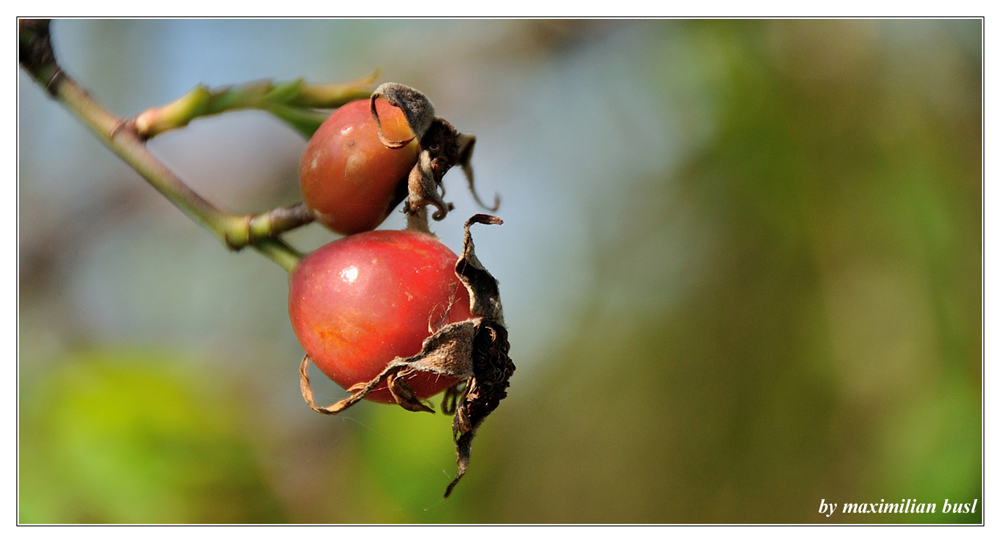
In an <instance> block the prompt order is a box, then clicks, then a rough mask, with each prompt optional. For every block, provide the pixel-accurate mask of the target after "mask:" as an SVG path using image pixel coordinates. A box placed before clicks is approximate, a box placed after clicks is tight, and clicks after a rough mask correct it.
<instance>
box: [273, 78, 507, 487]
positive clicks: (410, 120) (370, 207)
mask: <svg viewBox="0 0 1000 542" xmlns="http://www.w3.org/2000/svg"><path fill="white" fill-rule="evenodd" d="M383 97H384V98H385V99H384V100H383V99H382V98H383ZM474 144H475V138H474V137H472V136H469V135H466V134H461V133H459V132H458V131H456V130H455V128H454V127H453V126H452V125H451V124H450V123H448V122H447V121H445V120H444V119H441V118H439V117H435V116H434V108H433V106H432V105H431V104H430V101H429V100H427V98H426V97H424V96H423V94H421V93H419V92H418V91H416V90H414V89H412V88H410V87H405V86H403V85H398V84H395V83H386V84H384V85H382V86H380V87H379V88H378V89H376V90H375V93H374V94H373V95H372V97H371V99H370V100H368V101H361V102H354V103H350V104H347V105H345V106H343V107H341V108H340V109H338V110H337V111H336V112H334V113H333V114H332V115H331V116H330V118H329V119H327V120H326V122H325V123H324V124H323V125H322V126H321V127H320V128H319V130H317V131H316V133H315V134H313V137H312V139H311V140H310V141H309V143H308V144H307V145H306V150H305V152H304V153H303V155H302V160H301V162H300V164H299V177H300V181H301V184H302V193H303V196H304V200H305V205H306V207H307V208H308V209H309V211H310V212H311V213H312V215H313V216H314V218H315V219H316V220H317V221H319V222H320V223H322V224H324V225H325V226H326V227H328V228H329V229H331V230H333V231H336V232H339V233H342V234H345V235H347V237H345V238H343V239H341V240H339V241H334V242H333V243H330V244H329V245H326V246H324V247H322V248H320V249H319V250H317V251H315V252H313V253H312V254H310V255H309V256H307V257H305V258H304V259H303V260H302V261H301V262H300V263H299V264H298V265H297V266H296V267H295V269H293V270H292V272H291V274H290V277H289V285H290V288H289V300H288V311H289V315H290V316H291V321H292V329H293V330H294V331H295V335H296V336H297V337H298V339H299V342H300V343H302V347H303V348H304V349H305V351H306V356H305V357H304V358H303V359H302V364H301V365H300V367H299V374H300V377H301V383H302V396H303V398H304V399H305V400H306V403H307V404H308V405H309V406H310V407H311V408H312V409H313V410H316V411H317V412H322V413H324V414H336V413H337V412H341V411H342V410H344V409H346V408H348V407H350V406H351V405H353V404H355V403H357V402H358V401H360V400H361V399H371V400H374V401H380V402H384V403H396V404H399V405H400V406H402V407H403V408H406V409H408V410H415V411H421V410H423V411H430V410H431V409H430V407H428V406H427V405H426V404H425V403H424V400H426V399H427V398H429V397H431V396H433V395H436V394H438V393H439V392H441V391H445V390H447V392H446V393H445V399H444V401H442V405H441V408H442V410H444V411H445V412H447V413H453V414H454V415H455V417H454V421H453V422H452V431H453V433H454V437H455V448H456V455H457V460H458V471H457V474H456V476H455V478H454V480H452V482H451V484H450V485H449V486H448V489H447V490H446V491H445V494H444V496H445V497H447V496H448V495H449V494H450V493H451V490H452V489H453V488H454V487H455V484H457V483H458V481H459V480H460V479H461V478H462V476H464V474H465V471H466V469H467V468H468V465H469V457H470V453H471V449H472V439H473V438H474V437H475V434H476V430H477V429H478V428H479V426H480V424H482V422H483V420H485V419H486V417H487V416H488V415H489V414H490V413H491V412H493V410H494V409H496V408H497V405H498V404H499V402H500V401H501V400H502V399H504V398H505V397H506V396H507V391H506V390H507V386H508V385H509V380H510V377H511V374H513V372H514V364H513V362H511V360H510V356H509V355H508V351H509V349H510V344H509V343H508V341H507V330H506V327H505V324H504V320H503V308H502V306H501V303H500V290H499V286H498V284H497V281H496V279H495V278H493V275H491V274H490V272H489V271H487V270H486V268H485V267H483V265H482V263H481V262H480V261H479V259H478V258H476V255H475V249H474V246H473V243H472V236H471V235H470V233H469V228H470V227H471V225H472V224H475V223H480V224H499V223H501V221H500V219H499V218H496V217H493V216H489V215H482V214H478V215H474V216H472V217H471V218H469V220H468V221H466V223H465V240H464V242H463V247H462V255H461V257H458V256H456V255H455V253H454V252H452V251H451V250H449V249H448V248H447V247H445V246H444V245H443V244H441V243H440V242H439V241H438V240H437V238H436V237H434V236H433V235H431V234H430V230H429V228H428V224H427V215H428V209H427V207H429V206H433V207H435V208H436V211H435V212H434V215H433V216H434V218H435V219H437V220H440V219H441V218H443V217H444V216H445V215H446V214H447V213H448V211H449V210H451V208H452V206H451V204H448V203H445V202H444V200H443V199H442V196H443V195H444V188H443V187H442V185H441V178H442V177H443V176H444V174H445V173H446V172H447V171H448V170H449V169H450V168H451V167H452V166H455V165H461V166H462V169H463V170H464V171H465V174H466V177H467V178H468V180H469V188H470V189H471V190H472V195H473V196H474V197H475V198H476V201H477V202H478V203H479V204H480V205H482V202H480V201H479V198H478V197H477V196H476V193H475V188H474V187H473V181H472V170H471V168H470V167H469V165H468V161H469V158H470V155H471V152H472V147H473V145H474ZM404 199H405V200H406V204H405V205H404V207H403V210H404V211H405V212H406V213H407V229H406V230H404V231H373V230H374V228H376V227H377V226H378V225H379V224H381V223H382V221H383V220H385V218H386V217H387V216H388V214H389V213H390V212H391V210H392V209H393V208H395V207H396V206H397V205H398V204H399V203H400V202H401V201H403V200H404ZM497 204H498V202H497V201H494V206H493V209H495V208H496V206H497ZM483 206H484V207H485V205H483ZM310 360H311V361H312V362H313V363H314V364H315V365H316V366H317V367H318V368H319V369H320V370H322V371H323V373H325V374H326V375H327V376H328V377H330V379H331V380H333V381H334V382H336V383H337V384H340V386H341V387H343V388H345V389H346V390H347V391H349V392H351V396H350V397H349V398H347V399H343V400H341V401H338V402H337V403H336V404H334V405H331V406H329V407H320V406H317V405H316V403H315V402H314V401H313V396H312V389H311V387H310V385H309V377H308V375H307V369H308V362H309V361H310Z"/></svg>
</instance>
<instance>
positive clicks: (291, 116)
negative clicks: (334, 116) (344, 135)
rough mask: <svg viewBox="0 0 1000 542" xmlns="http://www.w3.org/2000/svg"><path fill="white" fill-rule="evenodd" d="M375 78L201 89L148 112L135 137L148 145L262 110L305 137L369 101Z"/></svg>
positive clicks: (140, 120) (139, 121) (141, 116)
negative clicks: (222, 117)
mask: <svg viewBox="0 0 1000 542" xmlns="http://www.w3.org/2000/svg"><path fill="white" fill-rule="evenodd" d="M376 76H377V72H376V73H372V74H371V75H368V76H366V77H363V78H361V79H358V80H356V81H350V82H347V83H340V84H328V85H316V84H309V83H306V82H304V81H303V80H302V79H296V80H294V81H288V82H284V83H273V82H271V81H257V82H253V83H247V84H244V85H239V86H229V87H222V88H217V89H209V88H208V87H205V86H203V85H199V86H197V87H195V88H194V89H192V90H191V91H190V92H188V93H187V94H185V95H184V96H181V97H180V98H178V99H177V100H174V101H173V102H170V103H169V104H167V105H164V106H160V107H154V108H152V109H147V110H146V111H143V112H142V113H140V114H139V115H137V116H136V117H135V127H136V132H137V133H138V134H139V136H140V137H142V138H145V139H149V138H151V137H154V136H156V135H159V134H161V133H163V132H166V131H168V130H174V129H176V128H182V127H184V126H187V124H188V123H189V122H191V121H192V120H194V119H196V118H198V117H207V116H210V115H218V114H219V113H225V112H226V111H237V110H240V109H260V110H263V111H267V112H269V113H271V114H272V115H274V116H276V117H278V118H279V119H281V120H283V121H285V122H287V123H288V124H290V125H291V126H292V127H293V128H295V129H296V130H298V131H299V133H301V134H302V135H304V136H305V137H307V138H308V137H312V134H313V132H315V131H316V129H318V128H319V125H320V124H322V123H323V121H324V120H326V118H327V117H328V116H329V114H328V113H324V112H322V111H316V110H315V108H319V109H333V108H336V107H340V106H342V105H344V104H346V103H348V102H352V101H354V100H360V99H364V98H367V97H368V95H369V93H370V92H371V86H372V84H373V83H374V82H375V77H376Z"/></svg>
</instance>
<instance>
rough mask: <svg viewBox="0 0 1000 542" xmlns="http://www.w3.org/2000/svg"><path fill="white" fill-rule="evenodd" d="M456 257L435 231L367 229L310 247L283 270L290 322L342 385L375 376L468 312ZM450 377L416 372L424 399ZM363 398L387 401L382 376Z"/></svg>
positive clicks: (411, 380)
mask: <svg viewBox="0 0 1000 542" xmlns="http://www.w3.org/2000/svg"><path fill="white" fill-rule="evenodd" d="M457 260H458V257H457V256H456V255H455V254H454V253H453V252H452V251H451V250H449V249H448V247H446V246H444V245H442V244H441V243H440V242H439V241H438V240H437V239H436V238H435V237H433V236H431V235H427V234H423V233H418V232H413V231H372V232H366V233H361V234H358V235H353V236H351V237H347V238H344V239H340V240H338V241H334V242H333V243H330V244H328V245H326V246H324V247H322V248H320V249H319V250H317V251H315V252H313V253H312V254H310V255H309V256H307V257H306V258H305V259H303V260H302V262H301V263H300V264H299V265H298V267H296V268H295V269H294V270H293V271H292V273H291V275H290V277H289V285H290V291H289V299H288V312H289V315H290V316H291V321H292V328H293V329H294V331H295V335H296V336H297V337H298V339H299V342H300V343H301V344H302V347H303V348H304V349H305V351H306V354H308V355H309V357H310V358H311V359H312V361H313V363H314V364H315V365H316V366H317V367H318V368H319V369H320V370H321V371H323V373H325V374H326V375H327V376H328V377H330V379H332V380H333V381H334V382H336V383H337V384H339V385H340V386H342V387H343V388H345V389H347V388H350V387H351V386H353V385H355V384H358V383H365V382H368V381H370V380H372V379H373V378H375V377H376V376H377V375H378V374H379V373H380V372H381V371H382V370H383V369H385V367H386V366H387V365H388V364H389V362H390V361H392V360H393V358H396V357H408V356H413V355H415V354H417V353H418V352H420V348H421V345H422V343H423V340H424V339H426V338H427V337H428V336H430V335H431V333H432V330H437V329H439V328H440V327H441V326H444V325H446V324H450V323H453V322H460V321H463V320H467V319H469V318H470V317H471V313H470V308H469V294H468V291H467V290H466V288H465V286H464V285H463V284H462V283H461V282H460V281H459V280H458V277H456V275H455V263H456V261H457ZM455 382H456V381H455V380H454V379H452V378H448V377H441V376H438V375H433V374H429V373H416V374H415V375H413V376H410V377H408V378H407V383H408V384H409V385H410V387H411V388H412V389H413V391H414V393H415V395H416V396H417V397H418V398H421V399H425V398H428V397H431V396H433V395H435V394H437V393H438V392H441V391H443V390H445V389H447V388H448V387H450V386H452V385H453V384H455ZM366 398H367V399H371V400H374V401H379V402H383V403H392V402H394V401H393V397H392V395H391V394H390V393H389V390H388V388H387V387H386V385H385V383H383V384H382V385H381V386H379V388H378V389H376V390H375V391H374V392H372V393H371V394H369V395H368V396H367V397H366Z"/></svg>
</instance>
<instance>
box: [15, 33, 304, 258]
mask: <svg viewBox="0 0 1000 542" xmlns="http://www.w3.org/2000/svg"><path fill="white" fill-rule="evenodd" d="M18 29H19V60H20V63H21V66H22V67H23V68H24V69H25V71H27V72H28V73H29V74H30V75H31V77H32V78H34V79H35V81H36V82H37V83H38V84H39V85H40V86H41V87H42V88H43V89H45V91H46V92H48V93H49V95H51V96H52V97H53V98H55V99H56V100H58V101H59V102H61V103H62V104H63V105H64V106H65V107H66V108H67V109H69V110H70V112H72V113H73V114H74V115H76V116H77V117H78V118H79V119H80V120H81V121H83V123H84V124H86V125H87V126H88V127H89V128H90V129H91V130H92V131H93V132H94V134H95V135H97V137H98V139H100V140H101V142H102V143H104V145H105V146H107V147H108V148H109V149H110V150H111V151H112V152H113V153H115V154H116V155H117V156H118V157H119V158H121V159H122V160H123V161H124V162H125V163H126V164H128V165H129V166H131V167H132V169H134V170H136V171H137V172H138V173H139V174H140V175H142V177H143V178H145V179H146V180H147V181H148V182H149V184H151V185H153V187H154V188H156V189H157V190H158V191H159V192H160V193H161V194H163V195H164V196H165V197H166V198H167V199H168V200H170V202H171V203H173V204H174V205H175V206H176V207H177V208H178V209H180V210H181V211H183V212H184V214H186V215H187V216H188V217H189V218H191V220H193V221H195V222H197V223H198V224H200V225H201V226H203V227H204V228H206V229H208V230H209V231H211V232H212V233H214V234H215V235H216V237H218V238H219V239H220V240H222V242H223V243H225V244H226V246H227V247H229V248H230V249H231V250H239V249H241V248H243V247H245V246H248V245H249V246H252V247H253V248H254V249H256V250H257V251H259V252H260V253H262V254H263V255H265V256H267V257H268V258H270V259H271V260H272V261H274V262H275V263H277V264H278V265H280V266H281V267H282V268H284V269H286V270H289V271H290V270H291V269H292V268H293V267H295V265H296V264H298V261H299V260H300V259H301V257H302V256H301V254H299V253H298V252H296V251H295V250H294V249H292V248H291V247H290V246H288V245H287V244H285V242H284V241H282V240H281V238H280V237H279V236H278V234H280V233H281V232H283V231H287V230H290V229H293V228H296V227H299V226H301V225H303V224H307V223H309V222H311V221H312V217H311V216H309V213H308V212H306V211H305V210H304V207H300V206H293V207H289V208H279V209H275V210H272V211H269V212H267V213H264V214H261V215H236V214H231V213H227V212H224V211H222V210H220V209H219V208H217V207H216V206H215V205H213V204H212V203H210V202H209V201H208V200H206V199H204V198H203V197H201V196H200V195H199V194H198V193H196V192H195V191H194V190H191V188H189V187H188V186H187V185H186V184H184V182H183V181H182V180H181V179H180V178H178V177H177V176H176V175H175V174H174V173H173V172H171V171H170V170H169V169H168V168H167V167H166V166H165V165H163V163H162V162H160V161H159V160H158V159H157V158H156V157H155V156H153V155H152V154H151V153H150V152H149V150H148V149H147V148H146V146H145V143H144V141H145V140H144V138H143V137H141V136H140V135H139V133H138V132H137V131H136V127H135V122H134V121H125V120H123V119H120V118H118V117H116V116H115V115H113V114H111V113H110V112H108V111H107V110H105V109H104V108H103V107H101V105H100V104H98V103H97V102H96V101H94V99H93V98H91V97H90V95H89V94H88V93H87V92H86V91H85V90H84V89H83V88H82V87H80V85H78V84H77V83H76V82H75V81H74V80H73V79H72V78H70V77H69V76H68V75H66V73H65V72H63V71H62V69H61V68H60V67H59V65H58V63H57V62H56V58H55V53H54V51H53V49H52V44H51V36H50V33H49V21H48V20H27V19H22V20H19V21H18Z"/></svg>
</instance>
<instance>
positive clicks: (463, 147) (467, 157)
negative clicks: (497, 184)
mask: <svg viewBox="0 0 1000 542" xmlns="http://www.w3.org/2000/svg"><path fill="white" fill-rule="evenodd" d="M456 143H457V144H458V156H457V162H458V165H460V166H462V173H464V174H465V179H466V180H467V181H468V182H469V192H471V193H472V198H473V199H475V200H476V204H477V205H479V206H480V207H482V208H483V209H486V210H487V211H490V212H495V211H496V210H497V209H499V208H500V195H499V194H494V195H493V205H492V206H488V205H486V204H485V203H483V200H481V199H479V193H478V192H476V180H475V176H474V175H473V173H472V150H473V149H474V148H475V147H476V136H474V135H472V134H461V133H460V134H458V138H457V141H456Z"/></svg>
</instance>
